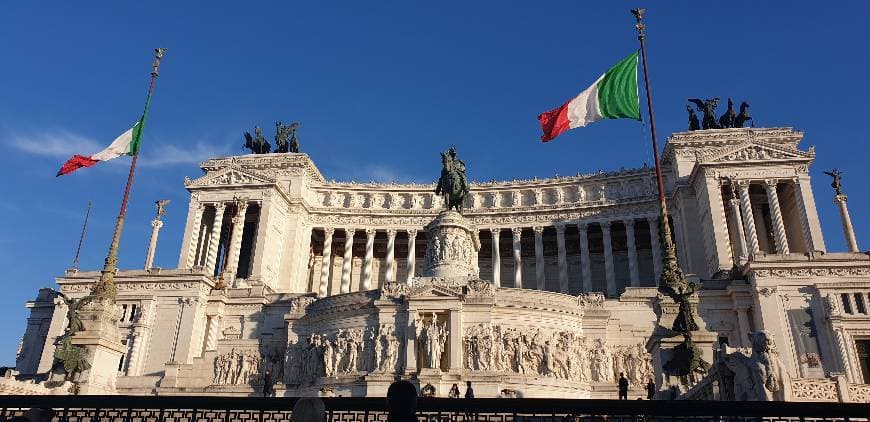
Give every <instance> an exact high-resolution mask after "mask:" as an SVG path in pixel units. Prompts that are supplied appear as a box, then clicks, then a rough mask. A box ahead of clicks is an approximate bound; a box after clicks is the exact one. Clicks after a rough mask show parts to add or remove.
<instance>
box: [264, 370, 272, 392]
mask: <svg viewBox="0 0 870 422" xmlns="http://www.w3.org/2000/svg"><path fill="white" fill-rule="evenodd" d="M271 396H272V373H271V372H269V370H268V369H267V370H266V372H264V373H263V397H271Z"/></svg>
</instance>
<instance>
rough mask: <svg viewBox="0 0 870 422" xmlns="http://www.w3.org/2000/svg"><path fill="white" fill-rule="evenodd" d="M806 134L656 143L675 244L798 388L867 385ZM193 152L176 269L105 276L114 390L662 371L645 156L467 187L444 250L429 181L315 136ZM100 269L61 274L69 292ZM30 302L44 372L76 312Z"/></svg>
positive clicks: (716, 135) (563, 381)
mask: <svg viewBox="0 0 870 422" xmlns="http://www.w3.org/2000/svg"><path fill="white" fill-rule="evenodd" d="M802 138H803V134H802V133H801V132H798V131H795V130H793V129H791V128H767V129H762V128H754V129H750V128H745V129H721V130H701V131H695V132H684V133H675V134H673V135H672V136H671V137H670V138H669V140H668V144H667V147H666V149H665V151H664V154H663V160H664V166H665V168H664V170H665V175H666V182H665V184H666V186H667V195H668V199H669V208H670V211H671V218H672V221H671V222H670V224H672V226H673V233H674V238H675V239H674V240H675V242H676V245H677V253H678V259H679V262H680V265H681V267H682V268H683V270H684V271H685V272H686V273H690V274H694V276H693V277H694V278H695V279H696V280H698V281H699V282H700V283H701V285H702V288H701V289H700V292H699V295H698V296H699V303H698V314H699V315H698V316H699V318H698V319H699V320H698V323H699V325H701V326H702V329H703V330H705V331H708V332H709V333H711V334H712V336H713V337H712V338H714V339H716V338H718V342H719V343H725V342H727V343H728V344H729V345H731V346H732V347H747V346H749V343H748V342H749V339H748V333H750V332H751V331H754V330H762V329H763V330H767V331H768V332H770V333H772V334H773V336H774V341H775V344H776V345H777V350H778V352H779V354H780V356H781V358H782V360H783V362H784V364H785V367H786V368H787V371H788V372H789V375H790V377H791V378H792V379H794V380H796V382H797V384H795V385H796V387H795V388H796V389H795V391H794V394H793V395H792V397H793V399H795V400H801V399H807V400H811V399H823V398H825V397H821V396H819V395H820V394H822V395H824V394H828V393H824V394H823V393H819V391H822V390H824V391H828V390H825V388H828V387H824V386H828V385H829V384H830V383H832V382H840V383H843V382H845V383H847V385H848V388H850V389H853V390H854V391H853V393H852V399H853V400H854V399H855V398H861V397H863V398H866V399H867V400H870V386H866V385H863V386H862V384H863V383H870V356H868V355H870V311H868V309H870V257H868V255H867V254H866V253H857V252H849V253H834V252H827V251H826V248H825V241H824V238H823V236H822V232H821V228H820V225H819V220H818V215H817V212H816V197H815V195H814V194H813V191H812V189H811V185H810V177H809V174H808V167H809V166H810V165H811V164H812V161H813V158H814V154H815V153H814V151H813V148H812V147H810V148H808V149H805V148H804V147H802V146H800V145H799V143H800V141H801V140H802ZM202 169H203V170H204V172H205V175H203V176H201V177H199V178H196V179H188V180H186V181H185V187H186V188H187V189H188V190H189V191H190V192H191V196H190V206H189V211H188V217H187V223H186V227H185V232H184V239H183V242H182V248H181V251H180V254H179V262H178V267H177V268H175V269H161V268H152V269H150V270H145V271H142V270H124V271H119V272H118V274H117V277H116V282H117V283H118V305H119V306H120V307H121V313H122V318H121V321H120V322H119V324H120V330H121V332H122V338H123V341H122V343H123V344H125V346H126V348H127V351H126V353H125V354H124V355H123V356H122V357H121V358H120V359H119V362H118V377H117V379H116V380H115V385H114V388H115V390H116V391H117V392H118V393H119V394H155V393H158V394H161V395H166V394H202V395H250V394H255V393H256V392H257V391H259V390H258V389H259V388H260V387H259V385H260V383H261V382H262V373H263V371H265V370H266V369H269V370H270V372H271V373H272V374H273V377H274V378H275V380H276V381H277V385H276V390H277V393H278V394H279V395H288V396H292V395H312V394H318V393H319V394H335V395H343V396H365V395H383V394H384V393H385V391H386V387H387V386H388V384H389V383H390V382H391V381H392V380H394V379H395V378H396V377H404V378H409V379H416V380H419V382H420V385H421V386H423V385H424V384H432V385H433V386H434V387H435V388H436V391H437V392H438V394H439V395H442V396H446V394H447V391H448V390H449V389H450V386H451V385H453V384H454V383H456V384H459V385H460V386H462V385H463V384H464V382H465V381H472V382H473V383H474V386H475V392H476V393H477V396H478V397H495V396H505V395H512V396H520V397H575V398H588V397H593V398H598V397H600V398H612V397H615V394H616V393H615V392H616V378H617V377H618V374H619V373H620V372H624V373H625V374H626V375H627V376H628V377H629V379H630V381H631V383H632V397H639V396H641V395H643V393H642V390H643V387H644V385H645V384H646V382H647V381H648V380H649V379H650V378H654V379H655V380H656V383H657V384H658V385H659V388H660V389H664V388H666V386H665V384H667V383H668V382H670V381H668V380H665V379H663V377H662V375H661V371H660V368H659V366H660V365H661V362H659V359H656V358H654V356H653V355H652V354H651V353H650V352H648V350H649V351H652V350H653V349H652V347H651V346H650V345H649V344H648V341H649V339H650V337H651V335H652V333H653V331H654V329H655V328H656V325H657V321H658V318H659V314H660V313H661V312H662V307H661V306H659V300H660V299H659V297H658V294H657V290H656V288H655V286H656V280H657V276H658V274H659V273H660V271H661V267H662V264H661V252H660V251H661V243H662V242H661V241H660V239H659V224H661V222H660V221H659V212H658V202H657V192H656V188H655V181H654V171H653V169H652V168H647V167H644V168H636V169H628V170H620V171H614V172H607V173H600V174H590V175H578V176H571V177H557V178H550V179H535V180H521V181H520V180H514V181H503V182H488V183H476V184H473V185H472V186H471V193H470V195H469V198H468V201H467V203H466V207H465V211H464V212H463V215H464V217H465V218H466V219H467V221H468V223H469V224H470V225H469V227H470V230H472V231H473V232H474V236H473V242H471V243H467V244H464V245H459V246H458V247H454V246H452V245H447V244H445V245H447V246H445V247H444V249H440V247H439V250H437V251H435V250H432V251H430V250H427V245H428V244H429V243H428V242H427V239H426V238H427V232H426V229H425V227H426V226H427V225H428V224H429V223H430V222H432V221H433V219H435V218H436V217H437V216H438V214H439V212H440V211H441V210H442V208H443V206H442V204H441V201H442V199H441V198H440V197H438V196H435V195H434V193H433V189H434V185H432V184H374V183H364V184H361V183H347V182H329V181H327V180H326V178H324V176H323V175H322V174H321V173H320V171H319V170H318V169H317V167H316V166H315V164H314V163H313V162H312V161H311V160H310V159H309V157H308V156H307V155H305V154H265V155H245V156H237V157H226V158H216V159H211V160H208V161H207V162H205V163H203V164H202ZM819 192H820V193H821V196H820V198H828V197H829V195H828V191H827V189H823V190H820V191H819ZM830 196H831V197H832V196H833V195H830ZM821 203H822V204H825V205H823V206H836V205H835V204H832V203H830V202H828V200H827V199H823V200H822V202H821ZM841 203H843V204H845V198H843V199H842V201H841ZM156 229H159V227H156V228H155V230H156ZM448 246H449V247H448ZM445 253H452V254H458V255H456V257H461V258H462V259H468V260H469V261H468V265H469V268H471V269H472V270H474V271H473V272H477V276H471V277H467V278H466V279H465V280H464V281H461V282H457V281H456V280H455V279H450V280H446V279H443V278H437V277H436V278H433V277H427V276H424V272H425V268H424V266H425V265H426V263H427V262H429V259H430V258H431V256H429V257H428V258H427V255H429V254H445ZM433 256H434V255H433ZM475 257H476V259H473V258H475ZM457 259H458V258H457ZM99 276H100V273H99V271H68V272H67V273H66V274H65V275H63V276H61V277H58V278H57V280H56V281H57V284H58V285H59V289H60V290H61V291H62V292H64V293H65V294H67V295H68V296H70V297H81V296H84V295H86V294H87V292H88V291H89V290H90V288H91V285H92V284H93V283H94V282H95V280H97V279H98V278H99ZM224 281H225V286H224ZM216 285H217V287H218V289H215V287H216ZM221 287H222V288H221ZM27 306H28V307H29V308H30V309H31V313H30V317H29V319H28V325H27V331H26V332H25V334H24V337H23V342H22V346H21V350H20V352H19V355H18V360H17V367H16V370H17V371H18V373H19V374H20V375H19V376H20V377H23V378H26V377H39V376H40V374H44V373H46V372H47V371H48V370H49V369H50V368H51V366H52V361H53V357H52V356H53V352H54V347H55V346H54V342H55V340H56V338H57V337H58V336H60V335H62V334H63V331H64V329H65V327H66V324H67V322H66V309H65V306H64V305H63V301H61V300H60V299H59V298H57V295H56V293H54V292H53V291H52V290H49V289H43V290H41V291H40V292H39V295H38V297H37V298H36V300H34V301H32V302H28V305H27ZM708 346H709V344H708ZM710 353H711V354H712V352H710ZM836 374H843V375H842V376H837V377H836V378H835V380H837V381H835V380H832V379H831V378H830V377H831V376H836ZM800 383H803V384H800ZM820 385H822V386H823V387H824V388H822V387H819V386H820ZM801 386H805V387H801ZM853 387H854V388H853ZM820 388H821V390H820ZM830 388H834V387H830ZM832 391H834V393H835V394H836V391H837V390H832ZM850 391H852V390H850ZM817 396H819V397H817Z"/></svg>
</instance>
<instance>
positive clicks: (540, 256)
mask: <svg viewBox="0 0 870 422" xmlns="http://www.w3.org/2000/svg"><path fill="white" fill-rule="evenodd" d="M532 230H534V232H535V282H536V283H537V287H538V290H541V291H543V290H547V284H546V282H547V278H546V276H547V274H546V273H545V272H544V228H543V227H541V226H535V227H533V228H532Z"/></svg>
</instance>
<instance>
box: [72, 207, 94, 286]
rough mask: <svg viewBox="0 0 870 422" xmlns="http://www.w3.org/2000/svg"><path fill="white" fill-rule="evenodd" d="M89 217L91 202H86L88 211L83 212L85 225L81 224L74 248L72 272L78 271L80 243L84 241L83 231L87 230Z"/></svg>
mask: <svg viewBox="0 0 870 422" xmlns="http://www.w3.org/2000/svg"><path fill="white" fill-rule="evenodd" d="M90 216H91V201H88V209H87V211H85V223H84V224H82V234H81V235H80V236H79V246H78V247H76V256H75V258H73V266H72V269H73V270H78V269H79V253H80V252H81V251H82V243H83V242H84V241H85V230H87V228H88V218H89V217H90Z"/></svg>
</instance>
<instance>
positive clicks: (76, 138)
mask: <svg viewBox="0 0 870 422" xmlns="http://www.w3.org/2000/svg"><path fill="white" fill-rule="evenodd" d="M8 144H9V145H10V146H12V147H13V148H15V149H18V150H20V151H23V152H26V153H28V154H34V155H40V156H44V157H53V158H62V159H67V158H69V157H71V156H72V155H73V154H81V155H89V154H93V153H95V152H97V151H99V150H100V144H98V143H97V142H96V141H94V140H93V139H90V138H86V137H84V136H80V135H76V134H74V133H71V132H69V131H66V130H53V131H48V132H44V133H37V134H28V135H12V136H11V137H10V139H9V142H8Z"/></svg>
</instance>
